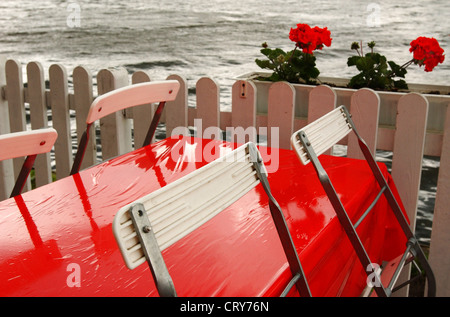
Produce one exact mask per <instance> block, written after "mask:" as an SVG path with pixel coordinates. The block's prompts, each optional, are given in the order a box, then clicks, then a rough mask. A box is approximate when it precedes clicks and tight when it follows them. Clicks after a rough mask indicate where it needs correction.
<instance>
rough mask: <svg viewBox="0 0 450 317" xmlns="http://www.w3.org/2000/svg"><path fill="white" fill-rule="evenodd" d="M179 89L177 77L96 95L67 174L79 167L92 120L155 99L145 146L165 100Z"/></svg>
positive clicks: (170, 99)
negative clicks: (155, 107)
mask: <svg viewBox="0 0 450 317" xmlns="http://www.w3.org/2000/svg"><path fill="white" fill-rule="evenodd" d="M179 89H180V83H179V82H178V81H177V80H165V81H153V82H145V83H140V84H135V85H130V86H126V87H122V88H119V89H116V90H113V91H110V92H108V93H106V94H104V95H101V96H99V97H97V98H96V99H95V100H94V101H93V103H92V104H91V107H90V109H89V113H88V115H87V118H86V125H87V126H86V130H85V131H84V133H83V136H82V137H81V140H80V143H79V145H78V150H77V154H76V156H75V159H74V162H73V165H72V170H71V172H70V174H71V175H73V174H75V173H78V171H79V170H80V166H81V163H82V161H83V158H84V154H85V152H86V147H87V143H88V141H89V130H90V127H91V125H92V124H93V123H94V122H95V121H96V120H98V119H101V118H103V117H105V116H107V115H109V114H112V113H114V112H117V111H119V110H123V109H126V108H130V107H134V106H139V105H143V104H150V103H157V102H159V106H158V108H157V109H156V111H155V113H154V115H153V119H152V122H151V123H150V127H149V130H148V133H147V137H146V138H145V141H144V144H143V146H145V145H148V144H150V142H151V140H152V138H153V135H154V133H155V130H156V127H157V125H158V122H159V119H160V118H161V114H162V111H163V109H164V105H165V103H166V102H167V101H173V100H175V98H176V97H177V94H178V91H179ZM149 116H150V114H149Z"/></svg>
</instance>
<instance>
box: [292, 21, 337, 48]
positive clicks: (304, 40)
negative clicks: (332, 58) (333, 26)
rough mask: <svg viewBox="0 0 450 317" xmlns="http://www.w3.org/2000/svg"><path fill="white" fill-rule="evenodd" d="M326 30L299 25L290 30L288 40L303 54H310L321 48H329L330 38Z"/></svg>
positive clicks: (329, 33)
mask: <svg viewBox="0 0 450 317" xmlns="http://www.w3.org/2000/svg"><path fill="white" fill-rule="evenodd" d="M330 35H331V32H330V31H329V30H328V28H326V27H325V28H319V27H317V26H315V27H314V28H311V27H310V26H309V25H308V24H304V23H299V24H297V28H295V29H293V28H291V31H290V32H289V39H290V40H291V41H293V42H295V43H296V46H297V47H299V48H301V49H302V50H303V52H304V53H308V54H312V53H313V51H314V50H316V49H322V48H323V46H324V45H325V46H330V45H331V40H332V38H331V37H330Z"/></svg>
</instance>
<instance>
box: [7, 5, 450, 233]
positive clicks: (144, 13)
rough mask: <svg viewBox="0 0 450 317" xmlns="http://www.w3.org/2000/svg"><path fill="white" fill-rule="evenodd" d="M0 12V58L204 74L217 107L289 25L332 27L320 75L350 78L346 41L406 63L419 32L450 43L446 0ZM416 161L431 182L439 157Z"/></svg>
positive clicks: (412, 77) (443, 76) (438, 72)
mask: <svg viewBox="0 0 450 317" xmlns="http://www.w3.org/2000/svg"><path fill="white" fill-rule="evenodd" d="M76 9H79V11H76ZM0 13H1V14H0V54H4V55H6V56H7V57H9V58H15V59H17V60H19V61H21V62H23V63H27V62H30V61H39V62H41V63H42V64H43V66H44V67H45V69H48V66H49V65H50V64H52V63H60V64H62V65H64V66H66V67H67V69H68V73H69V74H70V73H71V72H72V70H73V68H74V67H76V66H78V65H83V66H85V67H87V68H88V69H89V70H91V71H92V72H93V73H94V74H95V73H97V72H98V71H99V70H100V69H102V68H109V67H125V68H127V69H128V71H129V72H133V71H135V70H147V71H148V72H149V73H150V75H151V77H152V79H154V80H158V79H165V78H166V77H167V76H168V75H170V74H174V73H175V74H179V75H182V76H184V77H185V78H186V79H187V80H188V84H189V85H190V86H191V87H193V86H194V85H195V82H196V81H197V80H198V79H199V78H201V77H203V76H209V77H212V78H214V79H215V80H216V81H217V82H218V83H219V84H220V85H221V87H222V88H223V90H222V93H221V102H222V108H224V109H228V108H229V107H230V103H231V102H230V90H231V85H232V83H233V78H235V77H236V76H238V75H240V74H242V73H246V72H250V71H254V70H258V69H257V66H256V64H255V63H254V60H255V58H260V57H261V54H260V52H259V50H260V45H261V43H262V42H267V43H268V44H269V45H270V46H271V47H280V48H283V49H285V50H290V49H292V48H293V44H292V43H291V42H290V41H289V39H288V34H289V29H290V28H291V27H295V25H296V24H297V23H308V24H310V25H311V26H314V25H317V26H320V27H324V26H327V27H328V29H329V30H330V31H331V34H332V38H333V42H332V45H331V47H326V48H324V49H323V51H320V52H318V53H317V54H316V55H317V65H318V68H319V69H320V71H321V75H323V76H332V77H351V76H352V75H354V74H355V69H353V68H349V67H347V65H346V62H347V58H348V57H349V56H350V55H353V52H352V51H351V50H350V45H351V43H352V42H354V41H363V42H364V43H366V42H369V41H372V40H374V41H376V43H377V46H376V51H378V52H380V53H382V54H384V55H386V57H387V58H388V59H389V60H393V61H395V62H397V63H398V64H403V63H404V62H406V61H408V60H409V59H411V54H410V53H409V51H408V49H409V43H410V42H411V40H413V39H415V38H416V37H418V36H433V37H435V38H436V39H438V41H439V42H440V44H441V46H442V47H443V48H444V50H445V51H446V52H447V51H449V48H450V47H449V40H450V38H449V33H450V32H449V30H450V28H449V26H450V22H449V21H450V2H449V1H448V0H437V1H427V0H416V1H406V0H398V1H387V0H374V1H362V0H356V1H340V0H337V1H331V0H315V1H299V0H285V1H274V0H266V1H257V0H247V1H237V0H227V1H223V0H220V1H219V0H212V1H211V0H209V1H204V0H189V1H185V0H183V1H180V0H172V1H160V0H158V1H155V0H149V1H144V0H138V1H123V0H115V1H112V0H96V1H92V0H91V1H87V0H70V1H57V0H40V1H31V0H2V1H1V2H0ZM78 13H79V14H78ZM78 17H79V20H77V19H76V18H78ZM78 21H79V24H78ZM449 65H450V63H449V61H448V60H446V61H445V62H444V64H442V65H439V66H438V67H436V68H435V70H434V71H433V72H431V73H425V72H424V71H423V69H422V68H419V67H417V66H412V67H410V68H409V69H408V74H407V76H406V80H407V82H411V83H413V82H417V83H435V84H442V85H445V84H447V80H448V77H449V74H450V66H449ZM190 97H191V98H193V96H190ZM424 164H425V168H424V173H425V178H426V179H432V178H434V177H435V176H434V175H435V174H436V173H437V167H438V161H436V160H433V159H430V161H429V162H428V160H425V163H424ZM428 174H430V175H432V176H428ZM423 183H426V181H425V182H423ZM424 186H425V185H424ZM433 186H435V185H430V186H429V185H426V187H425V188H423V192H422V198H421V202H420V206H419V213H422V211H421V210H420V209H425V210H426V212H425V215H419V219H418V226H419V225H420V226H421V229H420V230H421V231H422V229H423V228H427V229H426V230H425V233H424V234H422V233H420V234H421V235H423V236H424V237H425V238H424V239H425V240H426V239H428V238H427V235H429V230H428V227H430V226H431V222H430V219H431V218H432V214H431V213H430V211H429V208H430V207H429V205H430V204H433V205H434V194H433V192H432V191H433ZM431 210H432V208H431ZM421 218H423V219H421ZM422 222H424V223H423V224H422V225H421V223H422Z"/></svg>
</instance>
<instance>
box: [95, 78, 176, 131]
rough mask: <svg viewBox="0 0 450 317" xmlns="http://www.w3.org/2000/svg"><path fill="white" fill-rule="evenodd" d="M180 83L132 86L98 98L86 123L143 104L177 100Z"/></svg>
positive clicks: (160, 82)
mask: <svg viewBox="0 0 450 317" xmlns="http://www.w3.org/2000/svg"><path fill="white" fill-rule="evenodd" d="M179 89H180V83H179V82H178V81H176V80H166V81H153V82H145V83H140V84H135V85H130V86H126V87H122V88H118V89H116V90H113V91H110V92H108V93H106V94H103V95H101V96H99V97H98V98H96V99H95V100H94V101H93V102H92V105H91V108H90V109H89V113H88V116H87V118H86V123H87V124H90V123H93V122H94V121H96V120H98V119H101V118H103V117H105V116H107V115H109V114H111V113H114V112H116V111H119V110H123V109H126V108H130V107H134V106H139V105H143V104H149V103H155V102H164V101H173V100H175V98H176V96H177V93H178V90H179Z"/></svg>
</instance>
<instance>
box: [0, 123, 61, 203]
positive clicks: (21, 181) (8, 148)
mask: <svg viewBox="0 0 450 317" xmlns="http://www.w3.org/2000/svg"><path fill="white" fill-rule="evenodd" d="M57 137H58V133H57V132H56V130H55V129H53V128H46V129H39V130H31V131H22V132H13V133H8V134H2V135H0V161H3V160H7V159H12V158H17V157H23V156H26V157H27V158H26V159H25V161H24V163H23V165H22V170H21V171H20V173H19V176H18V177H17V180H16V183H15V185H14V188H13V191H12V193H11V197H13V196H16V195H18V194H20V193H21V192H22V189H23V187H24V185H25V182H26V180H27V178H28V175H29V174H30V171H31V168H32V167H33V164H34V161H35V159H36V156H37V155H38V154H42V153H47V152H50V151H51V149H52V147H53V145H54V143H55V141H56V139H57Z"/></svg>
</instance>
